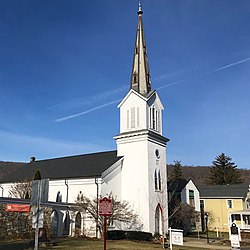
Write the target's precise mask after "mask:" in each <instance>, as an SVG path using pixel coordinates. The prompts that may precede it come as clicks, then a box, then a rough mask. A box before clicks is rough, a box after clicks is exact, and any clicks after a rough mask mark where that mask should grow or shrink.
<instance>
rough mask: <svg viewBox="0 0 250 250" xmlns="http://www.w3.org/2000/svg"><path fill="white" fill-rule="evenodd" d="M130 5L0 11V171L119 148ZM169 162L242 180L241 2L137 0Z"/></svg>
mask: <svg viewBox="0 0 250 250" xmlns="http://www.w3.org/2000/svg"><path fill="white" fill-rule="evenodd" d="M137 6H138V2H137V1H132V0H130V1H128V0H120V1H117V0H116V1H115V0H105V1H97V0H92V1H82V0H71V1H69V0H67V1H65V0H36V1H34V0H21V1H20V0H11V1H9V0H1V1H0V34H1V36H0V117H1V119H0V142H1V143H0V160H2V161H25V162H27V161H29V158H30V157H31V156H35V157H36V158H37V159H46V158H54V157H60V156H68V155H76V154H83V153H88V152H96V151H106V150H112V149H115V148H116V144H115V141H114V139H113V136H115V135H117V134H118V133H119V110H118V109H117V104H118V102H119V100H120V99H122V98H123V97H124V96H125V95H126V93H127V91H128V88H129V81H130V74H131V68H132V57H133V47H134V42H135V31H136V24H137V13H136V12H137ZM142 6H143V11H144V14H143V21H144V29H145V37H146V42H147V50H148V57H149V64H150V71H151V78H152V86H153V88H154V89H158V93H159V95H160V97H161V99H162V102H163V104H164V106H165V110H164V120H163V122H164V135H165V136H166V137H168V138H170V142H169V144H168V147H167V161H168V163H173V161H174V160H180V161H181V162H182V164H183V165H210V164H211V162H212V161H213V160H214V158H215V157H216V156H217V155H219V154H220V153H222V152H224V153H225V154H226V155H229V156H230V157H232V158H233V161H234V162H235V163H236V164H237V165H238V167H240V168H250V149H249V141H250V129H249V124H250V115H249V111H250V81H249V79H250V32H249V24H250V2H249V0H246V1H244V0H239V1H235V0H217V1H211V0H202V1H200V0H175V1H173V0H172V1H171V0H154V1H152V0H143V1H142Z"/></svg>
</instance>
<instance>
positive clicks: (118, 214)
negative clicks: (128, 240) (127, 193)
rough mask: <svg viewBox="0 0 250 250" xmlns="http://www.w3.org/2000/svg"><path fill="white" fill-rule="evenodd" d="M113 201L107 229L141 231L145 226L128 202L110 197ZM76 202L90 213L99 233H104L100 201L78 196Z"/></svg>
mask: <svg viewBox="0 0 250 250" xmlns="http://www.w3.org/2000/svg"><path fill="white" fill-rule="evenodd" d="M109 198H110V199H112V210H113V211H112V215H111V216H109V217H107V227H110V226H116V227H117V228H119V229H123V230H124V229H125V230H141V229H142V227H143V225H142V223H140V220H139V216H138V214H136V213H135V212H134V211H133V209H132V208H131V207H130V205H129V203H128V202H127V201H119V200H118V199H117V198H116V197H113V196H112V195H110V197H109ZM76 202H77V203H78V205H79V206H80V207H81V208H82V209H83V210H84V211H85V212H87V213H89V214H90V215H91V216H92V217H93V218H94V220H95V221H96V223H97V226H98V230H99V232H100V233H101V235H102V233H103V231H102V230H103V223H104V221H103V216H100V215H99V214H98V200H97V199H96V198H95V199H89V198H88V197H86V196H83V195H78V197H77V200H76Z"/></svg>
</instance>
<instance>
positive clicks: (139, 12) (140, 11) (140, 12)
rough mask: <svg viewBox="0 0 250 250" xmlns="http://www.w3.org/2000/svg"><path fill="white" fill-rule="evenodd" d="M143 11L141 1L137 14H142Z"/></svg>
mask: <svg viewBox="0 0 250 250" xmlns="http://www.w3.org/2000/svg"><path fill="white" fill-rule="evenodd" d="M142 13H143V11H142V7H141V2H140V1H139V8H138V11H137V14H138V15H142Z"/></svg>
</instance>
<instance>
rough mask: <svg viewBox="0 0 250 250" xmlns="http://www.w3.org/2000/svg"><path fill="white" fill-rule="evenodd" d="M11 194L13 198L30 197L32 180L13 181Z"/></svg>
mask: <svg viewBox="0 0 250 250" xmlns="http://www.w3.org/2000/svg"><path fill="white" fill-rule="evenodd" d="M9 194H10V195H11V197H13V198H21V199H30V197H31V182H30V181H22V182H16V183H13V184H12V185H11V187H10V190H9Z"/></svg>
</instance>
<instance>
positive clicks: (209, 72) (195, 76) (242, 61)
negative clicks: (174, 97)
mask: <svg viewBox="0 0 250 250" xmlns="http://www.w3.org/2000/svg"><path fill="white" fill-rule="evenodd" d="M247 61H250V57H249V58H246V59H243V60H240V61H237V62H234V63H230V64H227V65H225V66H223V67H219V68H217V69H214V70H211V71H208V72H206V73H202V74H197V75H193V76H191V77H188V78H186V79H182V80H178V81H174V82H171V83H168V84H165V85H163V86H161V87H159V88H157V90H159V89H164V88H167V87H170V86H173V85H176V84H180V83H182V82H185V81H188V80H191V79H194V78H197V77H201V76H203V75H207V74H212V73H214V72H217V71H221V70H224V69H227V68H230V67H233V66H235V65H238V64H241V63H244V62H247Z"/></svg>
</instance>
